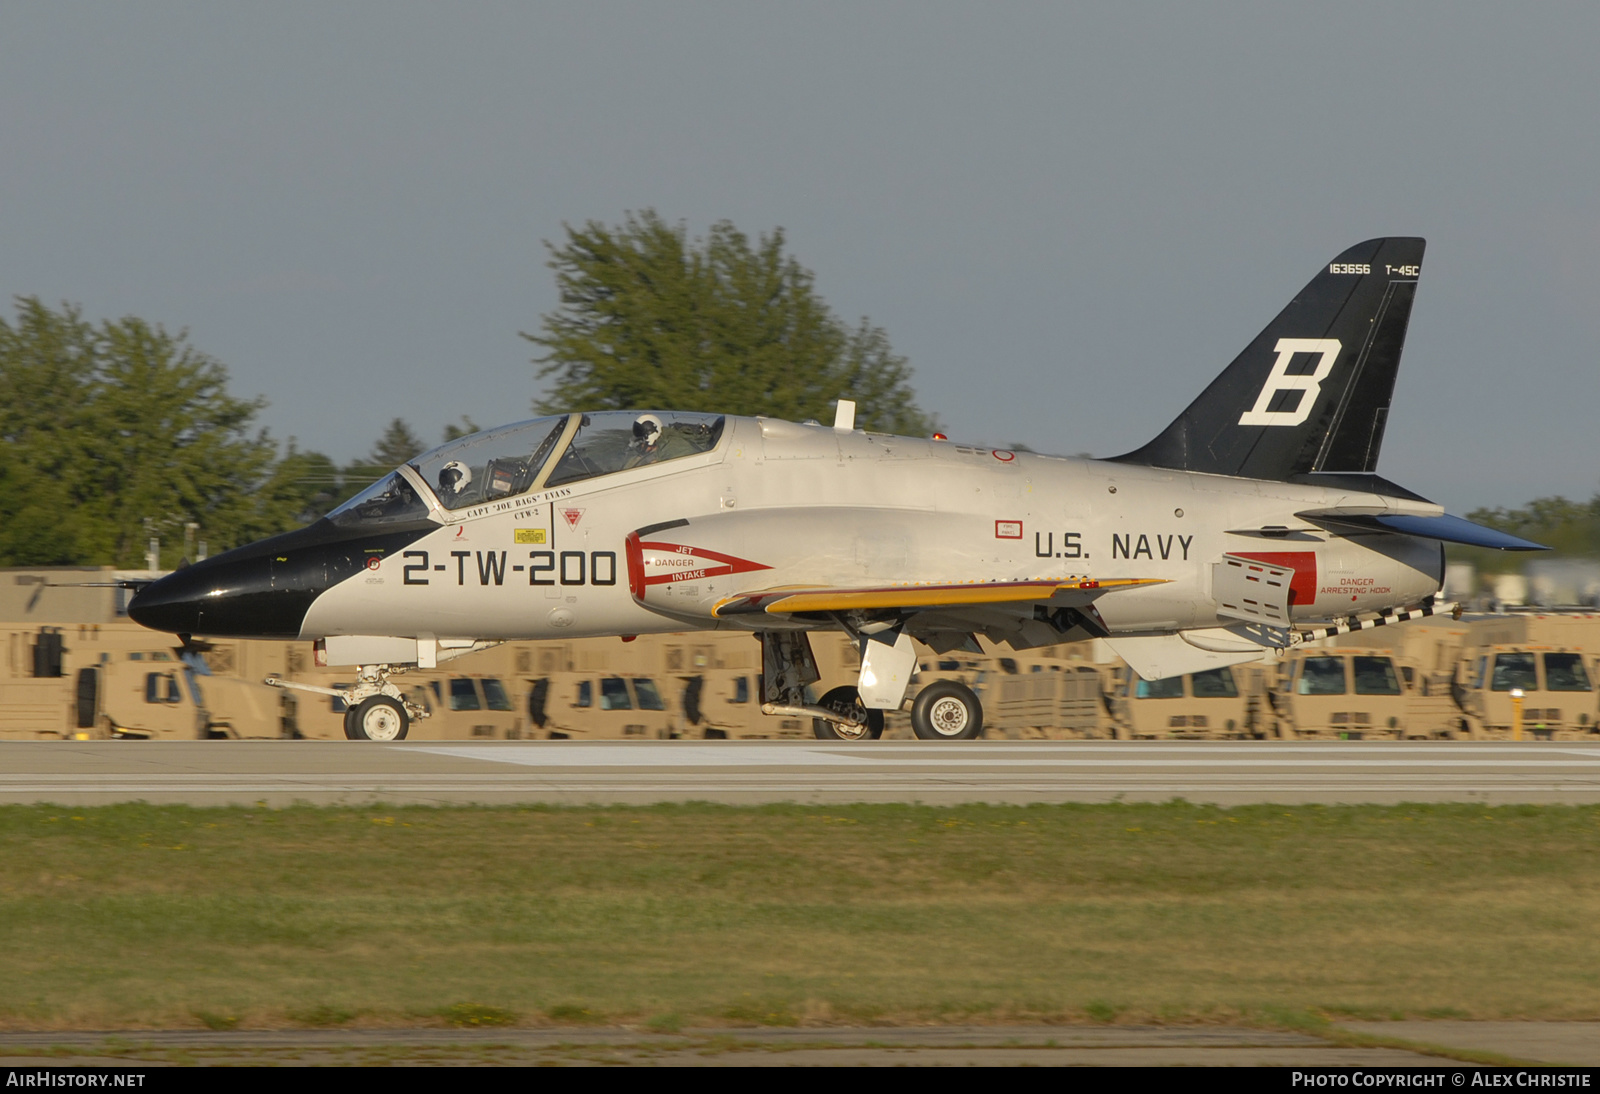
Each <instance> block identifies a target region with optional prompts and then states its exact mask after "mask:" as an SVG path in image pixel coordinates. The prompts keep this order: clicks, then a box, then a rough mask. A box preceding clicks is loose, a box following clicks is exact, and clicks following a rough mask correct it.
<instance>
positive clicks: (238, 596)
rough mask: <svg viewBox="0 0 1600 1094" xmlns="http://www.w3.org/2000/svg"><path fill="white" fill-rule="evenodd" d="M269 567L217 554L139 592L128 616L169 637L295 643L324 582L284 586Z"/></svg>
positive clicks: (264, 559) (267, 560)
mask: <svg viewBox="0 0 1600 1094" xmlns="http://www.w3.org/2000/svg"><path fill="white" fill-rule="evenodd" d="M230 554H232V552H230ZM273 562H274V560H273V558H272V557H271V556H263V555H257V556H256V557H254V558H250V557H244V558H239V557H230V556H229V555H219V556H217V557H216V558H211V559H206V560H205V561H203V562H197V563H195V564H194V565H193V566H185V567H184V568H183V569H181V570H177V571H175V572H173V573H171V574H168V575H167V576H166V577H164V578H162V579H161V580H160V581H157V582H154V583H152V584H150V585H146V586H145V587H144V588H143V589H141V590H139V592H138V593H137V594H136V595H135V596H134V598H133V600H132V602H130V603H129V604H128V615H129V616H130V617H131V618H132V619H133V621H134V622H135V623H138V624H140V625H141V626H145V627H149V628H150V629H151V630H157V631H168V632H170V633H172V634H203V635H212V636H216V637H219V638H220V637H227V638H297V637H299V634H300V624H301V623H302V622H303V621H304V620H305V617H306V609H307V608H309V607H310V606H311V602H312V601H313V600H315V599H316V597H317V594H318V593H319V592H320V591H321V588H320V587H318V586H325V583H323V582H316V583H311V582H305V581H286V580H285V577H286V576H287V575H283V574H275V573H274V572H273V569H274V567H273ZM308 586H311V587H308Z"/></svg>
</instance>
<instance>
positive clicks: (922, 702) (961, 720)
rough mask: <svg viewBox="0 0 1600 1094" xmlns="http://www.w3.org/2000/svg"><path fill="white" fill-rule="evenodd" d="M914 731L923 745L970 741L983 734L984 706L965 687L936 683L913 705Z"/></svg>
mask: <svg viewBox="0 0 1600 1094" xmlns="http://www.w3.org/2000/svg"><path fill="white" fill-rule="evenodd" d="M911 730H912V732H913V733H915V734H916V735H917V736H918V737H920V738H922V739H923V740H924V741H970V740H972V739H973V738H974V737H976V736H978V735H979V734H980V733H982V732H983V706H982V705H981V704H980V703H979V702H978V697H977V696H976V695H975V694H973V691H972V689H971V688H969V687H967V686H966V685H965V684H958V683H956V682H955V681H954V680H935V681H934V682H933V683H931V684H929V685H928V686H927V687H925V688H923V689H922V690H921V691H919V692H917V698H916V701H915V702H914V703H912V704H911Z"/></svg>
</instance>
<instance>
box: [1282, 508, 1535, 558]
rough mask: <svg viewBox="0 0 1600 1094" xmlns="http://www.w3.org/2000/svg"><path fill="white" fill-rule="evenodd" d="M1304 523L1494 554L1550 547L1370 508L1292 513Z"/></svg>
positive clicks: (1449, 520) (1458, 523)
mask: <svg viewBox="0 0 1600 1094" xmlns="http://www.w3.org/2000/svg"><path fill="white" fill-rule="evenodd" d="M1295 516H1297V517H1299V518H1300V519H1301V520H1308V521H1311V522H1312V523H1314V524H1320V525H1323V526H1324V527H1327V528H1332V529H1334V530H1335V531H1340V530H1349V531H1355V532H1398V533H1400V534H1401V535H1403V536H1421V537H1423V538H1425V539H1438V540H1443V541H1444V542H1446V543H1461V544H1465V545H1466V546H1468V547H1490V548H1493V549H1494V550H1496V551H1548V550H1549V549H1550V548H1548V547H1546V546H1544V545H1543V544H1540V543H1534V542H1533V541H1532V540H1526V539H1519V538H1518V537H1516V536H1513V535H1508V534H1507V533H1505V532H1501V531H1497V530H1496V529H1493V528H1485V527H1484V526H1483V525H1481V524H1474V523H1472V522H1471V521H1470V520H1463V519H1462V518H1461V517H1452V516H1450V515H1449V514H1448V513H1440V514H1439V515H1437V516H1424V515H1422V514H1419V513H1387V512H1374V511H1372V510H1370V509H1307V510H1306V511H1304V512H1301V513H1296V514H1295Z"/></svg>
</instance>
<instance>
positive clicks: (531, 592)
mask: <svg viewBox="0 0 1600 1094" xmlns="http://www.w3.org/2000/svg"><path fill="white" fill-rule="evenodd" d="M1422 252H1423V241H1422V240H1420V239H1407V238H1390V239H1374V240H1369V241H1367V242H1365V243H1362V244H1359V245H1358V246H1355V247H1352V248H1350V249H1349V250H1348V251H1345V252H1344V253H1343V254H1341V255H1339V256H1338V257H1337V258H1335V259H1334V260H1333V261H1332V262H1330V263H1329V264H1328V265H1327V266H1325V267H1324V268H1323V269H1322V270H1320V271H1319V272H1318V273H1317V275H1316V277H1314V278H1312V280H1311V282H1310V284H1308V285H1306V287H1305V288H1304V289H1303V290H1301V292H1300V293H1299V294H1298V295H1297V296H1296V297H1295V298H1294V299H1293V300H1292V301H1291V302H1290V303H1289V305H1288V307H1286V308H1284V310H1283V311H1282V312H1281V313H1279V315H1278V317H1277V318H1276V319H1274V320H1273V321H1272V322H1271V323H1269V324H1268V325H1267V328H1266V329H1265V330H1263V331H1262V332H1261V333H1260V334H1259V335H1257V336H1256V338H1255V340H1254V341H1253V342H1251V343H1250V345H1249V346H1247V347H1246V348H1245V350H1244V352H1243V353H1241V354H1239V356H1238V357H1237V358H1236V359H1235V360H1234V361H1233V363H1232V364H1230V365H1229V366H1228V367H1227V368H1226V369H1225V370H1223V372H1222V374H1221V375H1220V376H1218V377H1217V378H1216V379H1215V380H1213V381H1212V383H1211V385H1210V386H1209V387H1207V388H1206V389H1205V391H1204V392H1202V393H1201V395H1200V397H1199V398H1198V399H1196V400H1195V401H1194V402H1193V403H1191V404H1190V405H1189V407H1188V409H1186V410H1185V411H1184V412H1183V413H1182V414H1181V415H1179V416H1178V419H1177V420H1176V421H1174V422H1173V423H1172V424H1171V425H1170V426H1168V427H1167V428H1166V429H1165V430H1164V431H1163V432H1162V433H1161V435H1160V436H1158V437H1156V438H1155V439H1154V440H1152V441H1151V442H1150V443H1149V444H1146V445H1144V446H1143V447H1142V448H1138V449H1135V450H1134V451H1132V452H1129V453H1127V454H1126V455H1122V456H1117V457H1114V458H1111V459H1071V458H1066V457H1061V456H1045V455H1036V454H1034V453H1031V452H1016V451H1011V450H1009V449H1002V448H987V447H980V446H975V445H968V444H959V443H953V442H949V441H946V440H944V439H943V438H942V437H934V438H932V439H927V438H920V437H895V436H887V435H881V434H874V433H867V432H863V431H861V430H857V429H855V428H853V419H854V404H853V403H850V402H849V401H847V400H841V401H840V403H839V412H838V418H837V420H835V422H834V423H833V425H832V426H823V425H820V424H818V423H815V422H806V423H801V424H796V423H793V422H787V421H780V420H778V419H774V418H762V417H755V418H742V417H734V416H731V415H715V414H695V413H676V412H671V411H653V412H648V411H647V412H638V411H605V412H596V413H588V414H585V413H572V414H562V415H556V416H554V417H547V418H538V419H535V420H533V421H528V422H521V423H518V424H515V425H508V426H503V427H501V428H498V429H490V430H486V431H484V432H481V433H476V434H473V435H472V436H469V437H464V438H461V439H459V440H455V441H451V442H450V443H448V444H445V445H443V446H441V447H439V448H436V449H434V450H433V451H432V452H429V453H427V454H426V455H423V456H419V457H418V458H416V459H415V460H412V461H410V462H409V463H407V464H405V465H404V466H402V467H400V468H397V469H396V470H395V471H394V472H393V473H391V474H390V475H388V476H386V477H385V478H383V479H382V480H381V481H379V482H377V483H375V484H373V485H372V486H370V487H369V488H367V489H366V490H364V491H363V492H362V493H360V494H359V495H357V496H356V497H354V498H352V499H351V500H350V501H348V502H346V503H345V504H344V505H342V506H340V507H339V508H338V509H336V510H334V511H333V512H331V513H330V514H328V516H326V517H324V518H323V519H321V520H318V521H317V522H316V523H315V524H312V525H310V526H309V527H306V528H302V529H300V530H299V531H295V532H289V533H286V534H283V535H279V536H274V537H272V538H270V539H266V540H262V541H261V542H259V543H255V544H252V545H250V546H247V547H241V548H238V549H236V550H232V551H229V552H227V553H225V554H221V555H217V556H215V557H213V558H209V559H206V560H205V561H203V562H198V563H195V564H194V565H192V566H188V567H186V568H184V569H181V570H178V571H177V572H175V573H173V574H171V575H170V576H168V577H165V578H162V579H161V580H159V581H157V582H154V583H153V584H151V585H149V586H147V587H146V588H144V589H143V590H142V591H140V592H139V593H138V594H137V595H136V596H135V597H134V599H133V602H132V603H131V605H130V606H129V614H130V615H131V616H132V617H133V618H134V619H135V620H137V621H138V622H140V623H142V624H144V625H145V626H148V627H153V628H155V629H158V630H163V631H170V632H175V633H178V634H180V635H204V636H218V637H243V638H284V639H302V640H312V641H315V642H316V644H317V655H318V659H319V662H321V663H325V664H329V665H352V666H357V674H356V675H357V677H358V680H359V682H358V683H357V684H356V685H355V686H354V687H352V688H348V689H343V690H337V691H334V692H333V693H334V694H338V695H340V696H341V697H343V698H344V699H345V701H346V702H347V703H348V704H349V708H350V713H349V714H348V715H347V717H346V723H345V725H346V733H347V735H348V736H350V737H352V738H355V739H370V740H395V739H399V738H403V737H404V736H405V735H406V731H407V728H408V727H409V725H410V723H411V721H412V720H413V719H415V718H417V717H420V716H422V715H423V711H421V710H419V709H417V708H415V707H413V706H412V705H410V704H409V703H408V702H407V701H406V699H405V697H404V695H403V693H402V692H401V690H400V689H399V687H398V686H396V685H395V684H394V683H393V681H392V680H391V676H392V675H393V674H395V673H396V672H399V671H402V670H403V669H405V668H406V667H410V666H422V667H432V666H434V665H436V664H438V663H439V662H440V661H443V660H446V659H448V658H451V657H454V656H459V655H461V654H463V653H469V652H471V651H473V650H476V649H482V648H485V647H487V646H490V645H494V644H495V643H498V642H502V641H506V640H510V639H550V638H568V637H584V636H601V635H610V636H631V635H638V634H645V633H654V632H674V631H685V630H708V629H717V628H737V629H744V630H748V631H750V632H752V633H753V634H755V635H756V636H758V637H759V639H760V641H761V644H762V649H763V654H762V665H763V682H762V701H763V710H765V711H766V712H767V713H769V714H784V715H789V716H794V715H808V716H812V717H815V718H818V719H821V720H820V721H818V722H816V723H815V724H816V725H818V726H819V730H818V732H819V733H820V734H824V735H828V736H833V737H838V738H845V739H859V738H863V737H875V736H877V735H878V734H879V733H881V732H882V726H883V712H884V711H886V710H897V709H899V708H900V707H901V706H902V704H903V703H904V701H905V696H906V693H907V685H908V683H909V681H910V677H911V674H912V672H913V671H914V670H915V667H916V652H915V649H914V647H913V645H912V639H914V638H915V639H917V640H919V641H921V642H923V643H925V644H926V645H928V646H930V647H932V648H933V649H934V650H936V651H939V652H946V651H950V650H954V649H958V648H967V649H977V648H978V646H977V641H976V636H977V635H980V634H981V635H984V636H986V637H987V638H989V639H990V641H992V642H995V643H1003V644H1008V645H1010V646H1011V647H1012V648H1014V649H1026V648H1029V647H1034V646H1040V645H1046V644H1052V643H1058V642H1066V641H1073V640H1078V639H1087V638H1091V637H1097V638H1102V639H1104V640H1105V641H1107V642H1108V643H1109V644H1110V646H1111V647H1112V649H1114V650H1115V651H1116V652H1117V654H1118V655H1120V656H1121V657H1122V658H1123V659H1124V660H1126V661H1127V662H1128V664H1129V665H1131V666H1132V667H1133V668H1134V670H1135V671H1137V672H1138V673H1139V675H1140V676H1142V677H1145V678H1146V679H1157V678H1161V677H1165V676H1172V675H1178V674H1181V673H1188V672H1196V671H1200V670H1204V669H1209V668H1215V667H1219V666H1222V665H1229V664H1237V663H1242V662H1245V661H1254V660H1260V659H1263V658H1271V657H1273V656H1281V654H1282V651H1284V650H1286V649H1288V648H1289V647H1291V646H1292V645H1294V644H1295V643H1296V642H1299V641H1304V640H1305V639H1306V638H1307V637H1315V636H1322V635H1326V634H1330V633H1334V632H1337V631H1340V630H1345V629H1349V628H1352V627H1362V626H1371V625H1374V624H1382V623H1388V622H1396V621H1401V620H1404V619H1408V618H1412V617H1415V616H1418V615H1426V614H1431V613H1432V612H1434V611H1437V610H1443V609H1444V608H1445V607H1447V606H1445V605H1442V604H1439V603H1436V600H1435V597H1436V594H1437V593H1438V592H1439V589H1440V585H1441V580H1442V577H1443V571H1444V548H1443V543H1445V542H1452V543H1465V544H1474V545H1477V546H1482V547H1491V548H1500V549H1505V550H1537V549H1540V548H1539V545H1538V544H1534V543H1529V542H1527V541H1526V540H1520V539H1516V538H1514V537H1512V536H1508V535H1505V534H1503V533H1500V532H1497V531H1493V530H1491V529H1487V528H1482V527H1479V526H1477V525H1474V524H1471V523H1469V522H1467V521H1465V520H1462V519H1460V518H1458V517H1453V516H1448V515H1446V514H1445V513H1444V512H1443V510H1442V509H1441V508H1440V506H1438V505H1435V504H1433V503H1432V502H1430V501H1427V500H1426V499H1424V498H1422V497H1420V496H1419V495H1417V494H1414V493H1412V492H1411V491H1410V490H1407V489H1405V488H1403V487H1400V486H1397V485H1395V484H1394V483H1392V482H1389V481H1388V480H1386V479H1384V478H1381V477H1380V476H1379V475H1378V474H1377V472H1376V469H1377V463H1378V449H1379V446H1380V445H1381V443H1382V441H1383V433H1384V427H1385V425H1386V422H1387V417H1388V413H1389V404H1390V398H1391V395H1392V393H1393V391H1394V383H1395V376H1396V373H1397V370H1398V368H1399V364H1400V352H1401V348H1402V346H1403V344H1404V342H1405V334H1406V325H1407V322H1408V320H1409V319H1410V315H1411V304H1412V300H1413V297H1414V295H1415V293H1416V288H1417V277H1418V274H1419V272H1420V270H1421V267H1422ZM816 629H843V630H844V631H846V632H848V633H849V634H850V635H851V636H852V637H853V638H854V639H856V640H857V641H858V642H859V644H860V649H861V653H862V658H861V674H860V679H859V681H858V683H857V685H856V686H855V687H853V688H838V689H835V690H834V691H831V692H829V693H828V694H827V695H825V696H823V697H822V698H821V699H820V700H818V701H815V702H812V701H809V700H808V694H807V691H806V685H808V684H811V683H814V682H815V681H816V680H817V679H819V676H818V672H817V668H816V664H815V662H814V660H813V658H812V655H811V648H810V643H809V641H808V639H807V632H808V631H811V630H816ZM286 686H302V687H304V686H307V685H286ZM313 690H329V689H313ZM911 720H912V725H913V728H914V729H915V731H916V733H917V735H918V736H919V737H922V738H926V739H944V740H958V739H966V738H971V737H975V736H977V735H978V734H979V733H980V732H981V729H982V720H983V713H982V709H981V707H980V705H979V703H978V700H977V697H976V696H975V695H974V694H973V693H972V692H971V691H970V690H969V689H967V688H966V687H964V686H962V685H961V684H959V683H955V682H951V681H938V682H935V683H933V684H930V685H928V686H926V687H923V688H922V689H920V690H919V692H918V694H917V697H916V700H915V702H914V703H913V704H912V706H911Z"/></svg>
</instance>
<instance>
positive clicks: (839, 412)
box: [833, 399, 856, 433]
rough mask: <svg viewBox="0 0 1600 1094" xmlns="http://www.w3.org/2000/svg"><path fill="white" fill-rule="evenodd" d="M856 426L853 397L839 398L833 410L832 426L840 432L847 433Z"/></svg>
mask: <svg viewBox="0 0 1600 1094" xmlns="http://www.w3.org/2000/svg"><path fill="white" fill-rule="evenodd" d="M855 427H856V403H855V400H854V399H840V400H839V403H838V406H837V407H836V408H835V409H834V412H833V428H835V429H837V430H838V431H839V432H840V433H849V432H850V431H851V430H852V429H854V428H855Z"/></svg>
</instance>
